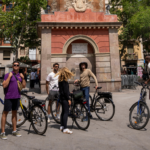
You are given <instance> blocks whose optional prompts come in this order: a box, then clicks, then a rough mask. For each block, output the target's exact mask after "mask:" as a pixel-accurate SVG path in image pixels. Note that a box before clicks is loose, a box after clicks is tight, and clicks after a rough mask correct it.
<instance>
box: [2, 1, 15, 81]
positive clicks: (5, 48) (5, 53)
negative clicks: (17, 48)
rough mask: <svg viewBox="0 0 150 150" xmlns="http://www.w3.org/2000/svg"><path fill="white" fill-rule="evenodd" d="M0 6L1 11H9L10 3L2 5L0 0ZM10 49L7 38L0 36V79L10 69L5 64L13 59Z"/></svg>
mask: <svg viewBox="0 0 150 150" xmlns="http://www.w3.org/2000/svg"><path fill="white" fill-rule="evenodd" d="M0 7H2V10H3V11H10V9H11V7H12V5H11V4H10V5H7V6H6V5H3V3H2V0H0ZM12 49H13V47H12V46H11V45H10V40H9V39H5V38H0V80H2V79H3V76H4V74H6V73H8V72H9V71H10V69H9V68H7V67H6V66H7V65H8V64H11V63H12V62H13V61H14V59H15V55H14V54H13V52H12Z"/></svg>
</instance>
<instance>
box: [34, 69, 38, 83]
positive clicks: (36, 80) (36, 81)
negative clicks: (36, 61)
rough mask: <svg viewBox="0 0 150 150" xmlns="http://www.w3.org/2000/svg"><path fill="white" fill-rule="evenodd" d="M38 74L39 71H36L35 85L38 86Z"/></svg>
mask: <svg viewBox="0 0 150 150" xmlns="http://www.w3.org/2000/svg"><path fill="white" fill-rule="evenodd" d="M38 76H39V75H38V73H37V71H35V83H36V84H38V83H39V77H38Z"/></svg>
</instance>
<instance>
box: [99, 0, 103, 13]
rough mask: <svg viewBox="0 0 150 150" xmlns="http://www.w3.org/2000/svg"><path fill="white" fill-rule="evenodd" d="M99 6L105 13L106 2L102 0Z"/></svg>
mask: <svg viewBox="0 0 150 150" xmlns="http://www.w3.org/2000/svg"><path fill="white" fill-rule="evenodd" d="M99 6H100V10H99V11H100V12H103V11H104V1H103V0H100V3H99Z"/></svg>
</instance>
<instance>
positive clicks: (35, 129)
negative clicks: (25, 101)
mask: <svg viewBox="0 0 150 150" xmlns="http://www.w3.org/2000/svg"><path fill="white" fill-rule="evenodd" d="M36 108H37V109H38V110H40V113H41V112H42V113H43V117H42V118H43V119H44V120H45V127H44V130H42V131H39V130H38V129H37V127H36V126H35V124H38V123H39V122H40V121H39V120H42V118H41V115H39V113H38V116H37V112H36V114H34V111H35V109H36ZM45 113H46V112H44V111H43V109H42V108H41V106H38V105H35V106H33V108H32V110H31V113H30V120H31V124H32V127H33V129H34V131H35V132H36V133H37V134H39V135H43V134H44V133H45V132H46V130H47V116H46V114H45ZM35 115H36V116H35ZM35 117H37V118H35ZM39 118H40V119H39ZM33 119H35V120H36V122H35V123H34V121H33ZM41 122H42V121H41ZM37 126H38V125H37Z"/></svg>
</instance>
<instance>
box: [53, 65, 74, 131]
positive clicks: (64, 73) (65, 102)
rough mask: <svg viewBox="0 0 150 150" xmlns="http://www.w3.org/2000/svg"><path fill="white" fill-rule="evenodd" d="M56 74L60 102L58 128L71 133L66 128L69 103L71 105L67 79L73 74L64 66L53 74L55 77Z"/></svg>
mask: <svg viewBox="0 0 150 150" xmlns="http://www.w3.org/2000/svg"><path fill="white" fill-rule="evenodd" d="M58 75H59V77H58V81H59V93H60V101H61V104H62V113H61V126H60V130H61V131H63V133H66V134H72V133H73V132H72V131H70V130H69V129H68V128H67V121H68V114H69V105H71V100H70V98H69V95H70V92H69V83H68V79H71V78H72V77H73V76H74V74H73V73H72V72H71V71H70V70H69V69H68V68H66V67H64V68H62V69H60V71H59V72H58V73H57V74H56V75H55V77H56V76H58Z"/></svg>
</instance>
